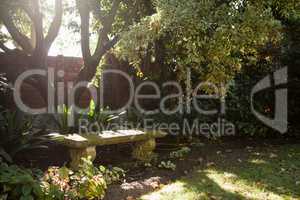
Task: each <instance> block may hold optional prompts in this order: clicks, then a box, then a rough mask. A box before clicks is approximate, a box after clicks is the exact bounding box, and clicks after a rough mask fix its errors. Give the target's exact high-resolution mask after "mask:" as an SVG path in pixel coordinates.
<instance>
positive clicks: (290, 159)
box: [141, 145, 300, 200]
mask: <svg viewBox="0 0 300 200" xmlns="http://www.w3.org/2000/svg"><path fill="white" fill-rule="evenodd" d="M236 155H238V156H236ZM210 159H211V160H212V161H211V162H210V163H207V164H205V165H204V166H201V167H199V168H198V169H197V170H195V171H193V172H192V173H190V174H189V175H187V176H186V177H183V178H182V179H180V180H177V181H175V182H174V183H171V184H169V185H165V186H162V187H161V188H160V189H159V190H157V191H155V192H153V193H150V194H146V195H144V196H142V197H141V199H142V200H158V199H159V200H161V199H162V200H197V199H199V200H200V199H230V200H231V199H259V200H265V199H270V200H276V199H300V145H284V146H280V147H270V148H267V147H264V148H245V149H244V150H243V151H240V150H239V152H238V153H237V152H235V150H233V152H232V153H229V154H225V153H219V154H218V155H214V157H212V158H210Z"/></svg>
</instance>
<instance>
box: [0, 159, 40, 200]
mask: <svg viewBox="0 0 300 200" xmlns="http://www.w3.org/2000/svg"><path fill="white" fill-rule="evenodd" d="M0 199H20V200H27V199H28V200H33V199H43V191H42V188H41V187H40V184H39V182H38V181H37V177H36V176H34V173H33V172H32V171H31V170H24V169H21V168H19V167H18V166H16V165H12V166H8V165H7V164H5V163H1V164H0Z"/></svg>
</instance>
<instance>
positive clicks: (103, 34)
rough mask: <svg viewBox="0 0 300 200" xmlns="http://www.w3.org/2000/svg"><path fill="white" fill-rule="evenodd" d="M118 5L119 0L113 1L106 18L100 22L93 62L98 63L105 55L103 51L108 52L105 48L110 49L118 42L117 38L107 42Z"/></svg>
mask: <svg viewBox="0 0 300 200" xmlns="http://www.w3.org/2000/svg"><path fill="white" fill-rule="evenodd" d="M120 3H121V1H120V0H114V2H113V4H112V7H111V10H110V12H109V14H108V16H107V17H105V20H104V21H102V26H103V28H102V29H101V30H100V33H99V36H98V42H97V47H96V50H95V53H94V55H93V59H94V60H95V61H99V62H100V59H101V57H102V55H103V54H104V53H105V51H107V50H108V49H107V48H106V47H108V46H111V47H112V46H114V45H115V44H116V43H117V41H118V37H115V38H114V39H113V40H112V41H109V39H108V38H109V37H108V34H109V32H111V29H112V25H113V22H114V19H115V16H116V14H117V11H118V8H119V5H120ZM111 47H110V48H111ZM105 49H107V50H105ZM104 50H105V51H104ZM103 51H104V52H103Z"/></svg>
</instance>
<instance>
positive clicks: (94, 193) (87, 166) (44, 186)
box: [0, 158, 125, 200]
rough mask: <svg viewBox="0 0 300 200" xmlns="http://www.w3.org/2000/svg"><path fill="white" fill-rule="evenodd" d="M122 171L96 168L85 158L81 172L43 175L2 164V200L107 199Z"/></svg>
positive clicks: (51, 171) (62, 170) (58, 170)
mask: <svg viewBox="0 0 300 200" xmlns="http://www.w3.org/2000/svg"><path fill="white" fill-rule="evenodd" d="M124 176H125V172H124V170H123V169H121V168H117V167H113V168H112V169H108V168H106V167H104V166H100V167H99V168H97V167H95V166H93V164H92V162H91V160H90V159H89V158H83V162H82V164H81V165H80V167H79V170H78V171H76V172H74V171H72V170H70V169H68V168H67V167H61V168H58V167H50V168H48V170H47V171H46V172H45V173H44V174H43V173H42V172H41V171H39V170H35V171H33V170H26V169H22V168H20V167H18V166H16V165H11V166H9V165H7V164H4V163H1V164H0V199H37V200H83V199H90V200H93V199H103V198H104V195H105V192H106V189H107V185H110V184H112V183H114V182H116V181H119V180H121V178H123V177H124Z"/></svg>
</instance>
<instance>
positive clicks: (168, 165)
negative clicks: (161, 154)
mask: <svg viewBox="0 0 300 200" xmlns="http://www.w3.org/2000/svg"><path fill="white" fill-rule="evenodd" d="M158 167H159V168H164V169H171V170H173V171H174V170H175V169H176V165H175V164H174V163H172V161H170V160H168V161H161V162H160V164H159V165H158Z"/></svg>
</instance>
